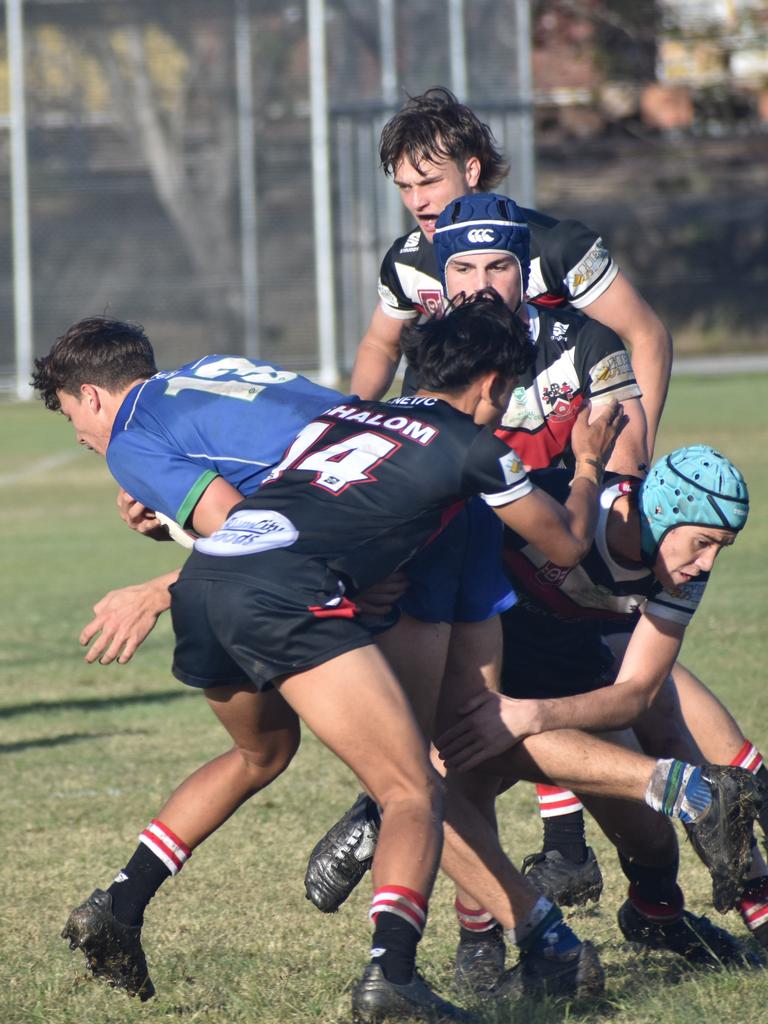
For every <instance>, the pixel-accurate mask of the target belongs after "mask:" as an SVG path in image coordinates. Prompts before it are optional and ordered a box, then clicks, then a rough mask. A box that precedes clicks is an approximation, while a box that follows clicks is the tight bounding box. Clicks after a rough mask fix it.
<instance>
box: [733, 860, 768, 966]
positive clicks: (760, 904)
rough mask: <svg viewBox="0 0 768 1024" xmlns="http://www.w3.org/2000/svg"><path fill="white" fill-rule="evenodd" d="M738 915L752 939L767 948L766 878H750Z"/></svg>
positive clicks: (767, 901)
mask: <svg viewBox="0 0 768 1024" xmlns="http://www.w3.org/2000/svg"><path fill="white" fill-rule="evenodd" d="M739 913H740V914H741V919H742V921H743V922H744V924H745V925H746V926H747V928H749V930H750V932H751V933H752V936H753V938H755V939H756V940H757V942H759V943H760V945H761V946H762V947H763V948H764V949H766V948H768V877H763V878H751V879H750V880H749V881H748V882H747V885H746V888H745V889H744V892H743V893H742V894H741V899H740V900H739Z"/></svg>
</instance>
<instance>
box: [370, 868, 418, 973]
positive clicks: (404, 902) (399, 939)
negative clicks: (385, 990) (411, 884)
mask: <svg viewBox="0 0 768 1024" xmlns="http://www.w3.org/2000/svg"><path fill="white" fill-rule="evenodd" d="M368 916H369V917H370V918H371V920H372V921H373V924H374V931H373V941H372V944H371V960H373V961H374V962H375V963H377V964H378V965H379V966H380V967H381V970H382V973H383V974H384V977H385V978H386V979H387V981H391V982H392V984H393V985H407V984H408V982H409V981H410V980H411V979H412V978H413V974H414V971H415V969H416V946H417V945H418V943H419V939H420V938H421V934H422V932H423V931H424V925H425V924H426V921H427V901H426V899H425V897H424V896H422V895H421V893H419V892H416V891H415V889H408V888H406V887H405V886H404V885H385V886H382V887H381V888H380V889H377V890H376V891H375V892H374V894H373V900H372V901H371V909H370V913H369V915H368Z"/></svg>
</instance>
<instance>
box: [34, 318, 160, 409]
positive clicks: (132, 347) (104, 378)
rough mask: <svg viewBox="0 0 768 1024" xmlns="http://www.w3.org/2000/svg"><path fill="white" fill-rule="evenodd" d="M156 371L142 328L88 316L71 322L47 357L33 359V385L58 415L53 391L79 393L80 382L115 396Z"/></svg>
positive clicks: (150, 347) (48, 406) (49, 407)
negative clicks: (93, 385) (92, 385)
mask: <svg viewBox="0 0 768 1024" xmlns="http://www.w3.org/2000/svg"><path fill="white" fill-rule="evenodd" d="M154 373H157V367H156V366H155V354H154V352H153V351H152V345H151V344H150V341H149V338H148V337H147V336H146V334H145V333H144V328H143V327H142V326H141V324H132V323H126V322H124V321H122V320H110V319H109V318H108V317H105V316H92V317H88V318H87V319H85V320H80V321H78V323H76V324H73V325H72V326H71V327H70V328H69V330H68V331H67V332H66V333H65V334H62V336H61V337H60V338H57V339H56V341H55V342H54V344H53V346H52V348H51V351H50V352H49V353H48V355H47V356H39V357H38V358H37V359H35V368H34V372H33V374H32V386H33V387H34V388H36V389H37V390H38V391H39V392H40V397H41V398H42V399H43V401H44V402H45V406H46V408H47V409H51V410H52V411H54V412H56V411H57V410H58V409H60V408H61V403H60V402H59V398H58V395H57V394H56V392H57V391H66V392H67V394H70V395H78V394H79V391H80V385H81V384H95V385H97V386H98V387H101V388H104V389H105V390H106V391H109V392H111V393H112V394H115V393H117V392H118V391H121V390H122V389H123V388H125V387H127V386H128V385H129V384H132V383H133V382H134V381H135V380H146V379H147V378H148V377H151V376H152V375H153V374H154Z"/></svg>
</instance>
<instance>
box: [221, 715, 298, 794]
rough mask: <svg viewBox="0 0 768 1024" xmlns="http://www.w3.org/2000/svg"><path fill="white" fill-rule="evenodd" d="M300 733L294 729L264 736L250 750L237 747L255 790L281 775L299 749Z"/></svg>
mask: <svg viewBox="0 0 768 1024" xmlns="http://www.w3.org/2000/svg"><path fill="white" fill-rule="evenodd" d="M300 742H301V732H300V729H299V727H298V724H297V725H296V727H295V728H288V729H282V730H280V731H279V732H274V733H267V734H265V735H264V736H263V737H262V739H261V742H260V743H259V745H258V746H257V747H255V748H252V749H245V748H243V747H237V748H236V749H237V752H238V754H239V755H240V759H241V761H242V763H243V767H244V769H245V770H246V772H248V774H249V775H250V776H252V777H253V784H254V787H255V789H261V788H262V787H263V786H265V785H267V784H268V783H269V782H272V781H273V780H274V779H276V778H277V777H278V775H282V773H283V772H284V771H285V769H286V768H287V767H288V765H289V764H290V763H291V761H292V760H293V758H294V757H295V756H296V752H297V751H298V749H299V743H300Z"/></svg>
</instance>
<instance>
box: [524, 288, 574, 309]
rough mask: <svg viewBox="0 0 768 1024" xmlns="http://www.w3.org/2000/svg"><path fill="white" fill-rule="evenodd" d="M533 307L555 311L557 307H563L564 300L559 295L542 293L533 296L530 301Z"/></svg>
mask: <svg viewBox="0 0 768 1024" xmlns="http://www.w3.org/2000/svg"><path fill="white" fill-rule="evenodd" d="M531 301H532V302H533V304H534V305H535V306H543V307H544V308H545V309H555V308H556V307H557V306H564V305H565V304H566V300H565V299H564V298H563V297H562V296H560V295H550V294H549V292H542V293H541V295H535V296H534V297H533V299H532V300H531Z"/></svg>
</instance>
